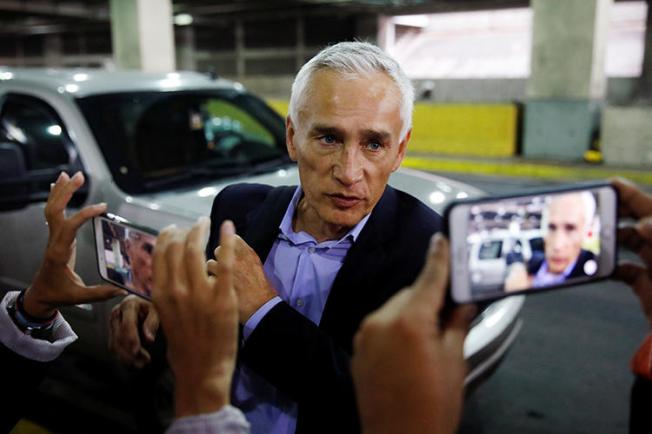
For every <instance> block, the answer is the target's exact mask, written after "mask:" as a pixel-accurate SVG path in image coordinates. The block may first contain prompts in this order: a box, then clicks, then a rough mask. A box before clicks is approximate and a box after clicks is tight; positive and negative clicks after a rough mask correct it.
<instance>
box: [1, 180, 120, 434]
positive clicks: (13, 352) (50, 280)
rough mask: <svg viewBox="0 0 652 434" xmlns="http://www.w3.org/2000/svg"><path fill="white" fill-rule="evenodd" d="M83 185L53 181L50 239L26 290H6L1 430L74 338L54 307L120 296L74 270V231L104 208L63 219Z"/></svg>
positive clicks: (47, 214)
mask: <svg viewBox="0 0 652 434" xmlns="http://www.w3.org/2000/svg"><path fill="white" fill-rule="evenodd" d="M83 183H84V177H83V175H82V174H81V173H77V174H75V175H74V176H73V177H72V178H71V177H69V176H68V175H67V174H66V173H61V175H60V176H59V178H58V179H57V181H56V182H55V183H54V184H53V186H52V189H51V191H50V195H49V196H48V201H47V204H46V206H45V220H46V222H47V230H48V231H49V237H48V243H47V247H46V250H45V254H44V255H43V260H42V262H41V266H40V267H39V270H38V272H37V274H36V277H35V278H34V280H33V282H32V284H31V285H30V286H29V288H27V289H25V290H24V291H21V292H9V293H8V294H7V295H6V296H5V297H4V298H3V300H2V303H1V307H0V344H1V345H0V361H2V365H3V367H4V370H3V372H11V375H8V376H6V378H5V383H4V384H3V386H4V387H5V388H6V390H10V391H12V397H11V400H10V401H9V405H8V406H5V407H4V408H3V411H2V412H0V432H5V431H8V430H9V429H10V428H11V427H12V426H13V425H14V424H15V423H16V422H17V421H18V419H19V418H20V415H21V413H22V410H23V408H24V405H26V402H27V401H28V399H29V396H30V394H31V392H32V391H33V390H34V389H35V388H36V387H37V386H38V384H39V383H40V381H41V379H42V377H43V375H44V372H45V368H46V367H47V364H48V362H51V361H52V360H54V359H56V358H57V357H58V356H59V355H60V354H61V352H62V351H63V350H64V348H65V347H66V346H68V345H69V344H71V343H72V342H74V341H75V339H76V338H77V336H76V335H75V333H74V332H73V331H72V329H71V328H70V326H69V325H68V323H67V322H66V321H65V320H64V318H63V316H62V315H61V314H60V313H59V311H58V309H59V308H60V307H63V306H69V305H75V304H80V303H90V302H93V301H101V300H106V299H109V298H112V297H115V296H117V295H122V294H124V291H122V290H121V289H119V288H116V287H114V286H111V285H99V286H86V285H85V284H84V282H83V281H82V280H81V278H80V277H79V276H78V275H77V274H76V273H75V271H74V268H75V235H76V233H77V230H78V229H79V228H80V227H81V226H82V225H83V224H84V223H85V222H86V221H88V220H89V219H90V218H92V217H94V216H96V215H99V214H101V213H102V212H104V211H105V209H106V205H105V204H97V205H90V206H87V207H85V208H83V209H82V210H80V211H79V212H77V213H75V214H74V215H72V216H71V217H66V214H65V209H66V206H67V205H68V202H69V201H70V199H71V198H72V196H73V194H74V193H75V191H77V190H78V189H79V188H80V187H81V186H82V184H83ZM43 230H46V226H45V222H44V224H43ZM7 383H8V384H7Z"/></svg>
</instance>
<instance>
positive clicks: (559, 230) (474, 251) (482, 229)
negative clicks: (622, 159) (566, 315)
mask: <svg viewBox="0 0 652 434" xmlns="http://www.w3.org/2000/svg"><path fill="white" fill-rule="evenodd" d="M616 209H617V195H616V192H615V190H614V189H613V187H612V186H610V185H609V184H592V185H584V186H573V187H561V188H557V189H554V190H547V191H538V192H536V193H530V194H521V195H510V196H502V197H494V198H481V199H472V200H464V201H458V202H454V203H452V204H450V205H449V206H448V208H447V209H446V214H445V215H446V219H447V224H448V226H447V227H448V232H449V237H450V245H451V258H452V262H451V267H452V273H451V295H452V298H453V300H454V301H455V302H458V303H468V302H474V301H482V300H490V299H495V298H500V297H504V296H506V295H510V294H521V293H529V292H533V291H536V292H538V291H542V290H546V289H550V288H557V287H562V286H569V285H574V284H578V283H585V282H588V281H592V280H596V279H601V278H606V277H609V276H610V275H611V274H612V273H613V271H614V269H615V266H616V227H617V222H616Z"/></svg>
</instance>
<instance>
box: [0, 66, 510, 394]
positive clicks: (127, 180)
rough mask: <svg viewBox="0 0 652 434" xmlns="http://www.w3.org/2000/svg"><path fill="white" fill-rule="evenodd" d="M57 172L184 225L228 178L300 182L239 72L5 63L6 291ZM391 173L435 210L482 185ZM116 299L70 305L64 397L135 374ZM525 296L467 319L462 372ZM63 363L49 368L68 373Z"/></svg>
mask: <svg viewBox="0 0 652 434" xmlns="http://www.w3.org/2000/svg"><path fill="white" fill-rule="evenodd" d="M62 170H66V171H68V173H73V172H75V171H77V170H81V171H83V172H84V173H85V175H86V179H87V182H86V185H85V186H84V188H83V190H82V191H80V192H79V193H78V194H76V196H75V197H74V200H73V207H81V206H83V205H86V204H91V203H97V202H106V203H107V204H108V209H109V211H110V212H112V213H115V214H118V215H121V216H123V217H125V218H127V219H129V220H132V221H134V222H136V223H139V224H141V225H145V226H149V227H153V228H156V229H160V228H162V227H163V226H165V225H168V224H171V223H176V224H177V225H180V226H184V225H188V226H189V225H190V224H192V223H193V222H194V221H196V219H197V218H198V217H199V216H202V215H208V214H209V213H210V207H211V203H212V201H213V198H214V196H215V195H216V194H217V193H218V192H219V191H220V190H221V189H222V188H224V187H225V186H227V185H229V184H232V183H235V182H242V181H247V182H257V183H264V184H270V185H292V184H297V183H298V182H299V178H298V173H297V169H296V166H295V165H294V164H292V162H291V161H289V159H288V157H287V152H286V149H285V138H284V122H283V119H282V117H281V116H279V115H278V114H277V113H276V112H275V111H274V110H272V109H271V108H270V107H269V106H267V104H265V102H264V101H262V100H261V99H259V98H257V97H255V96H253V95H252V94H250V93H248V92H247V91H246V90H245V89H244V88H243V87H242V86H241V85H239V84H237V83H233V82H229V81H225V80H211V79H209V78H208V77H205V76H203V75H200V74H196V73H186V72H184V73H170V74H145V73H139V72H108V71H101V70H51V69H1V68H0V288H2V289H3V290H9V289H14V288H23V287H25V286H27V285H28V284H29V282H30V280H31V278H32V276H33V275H34V273H35V271H36V269H37V266H38V264H39V261H40V257H41V254H42V252H43V251H44V246H45V242H46V239H47V228H46V226H45V219H44V216H43V208H44V204H45V199H46V197H47V193H48V190H49V184H50V183H51V182H53V181H54V180H55V178H56V177H57V175H58V173H59V172H60V171H62ZM390 184H391V185H392V186H394V187H396V188H399V189H401V190H404V191H407V192H409V193H411V194H412V195H414V196H416V197H418V198H420V199H421V200H422V201H423V202H424V203H426V204H428V205H429V206H431V207H432V208H433V209H435V210H437V211H439V212H441V211H442V208H443V206H444V205H445V203H446V202H447V201H448V200H450V199H453V198H456V197H466V196H474V195H478V194H480V192H479V191H477V190H474V189H473V188H472V187H470V186H467V185H464V184H461V183H458V182H455V181H452V180H448V179H446V178H443V177H440V176H435V175H432V174H427V173H423V172H417V171H413V170H408V169H400V170H398V171H397V172H396V173H395V174H394V175H392V177H391V179H390ZM87 226H88V227H85V228H83V229H82V230H81V232H80V233H79V236H78V240H77V242H78V254H77V258H78V259H77V270H78V272H79V274H80V275H81V276H82V278H83V279H84V280H85V281H86V283H96V282H98V281H99V276H98V272H97V260H96V256H95V249H94V240H93V235H92V230H91V228H90V225H87ZM116 302H117V300H115V301H112V302H107V303H100V304H95V305H92V306H91V305H84V306H78V307H74V308H70V309H68V310H66V311H65V316H66V318H67V319H68V320H69V321H70V323H71V324H72V326H73V327H74V329H75V331H76V332H77V334H78V335H79V336H80V339H79V341H78V343H76V344H75V345H73V347H72V348H71V349H70V351H68V352H67V353H66V354H67V355H68V356H69V357H74V358H75V360H77V363H76V364H75V368H74V369H72V371H71V372H73V373H74V375H75V376H76V377H79V376H85V378H87V379H88V381H78V380H77V381H74V382H73V381H69V380H65V381H62V383H61V384H62V385H63V386H70V385H71V384H74V385H75V387H76V389H77V390H76V391H75V394H74V395H70V396H75V397H77V398H75V400H76V401H80V400H84V399H87V400H89V402H91V401H93V400H95V401H97V400H98V398H97V396H96V393H94V392H93V390H92V388H91V386H88V385H89V384H91V383H93V382H100V383H105V384H109V385H110V384H111V383H112V382H114V381H116V379H124V378H132V375H133V374H129V375H127V376H125V375H123V374H122V373H121V368H119V367H118V366H117V363H116V362H115V361H114V358H113V357H112V356H111V355H110V354H109V353H108V350H107V339H108V336H107V334H108V331H107V330H108V329H107V324H108V316H109V312H110V310H111V308H112V306H113V305H114V304H115V303H116ZM522 304H523V300H522V298H519V297H512V298H508V299H505V300H503V301H500V302H497V303H494V304H492V305H489V306H487V307H485V308H484V310H483V311H482V313H481V314H480V316H479V317H478V318H477V319H476V321H475V322H474V324H473V328H472V330H471V332H470V334H469V336H468V338H467V340H466V343H465V348H464V351H465V356H466V358H467V360H468V362H469V365H470V370H469V374H468V377H467V383H474V382H477V380H479V379H481V378H482V377H484V376H485V375H486V374H488V373H490V372H492V371H493V369H494V368H495V367H496V366H497V364H498V363H499V362H500V360H501V358H502V357H503V355H504V354H505V353H506V352H507V350H508V348H509V347H510V345H511V344H512V342H513V341H514V339H515V337H516V335H517V334H518V331H519V329H520V319H519V316H518V314H519V311H520V309H521V306H522ZM87 368H88V369H87ZM64 371H66V370H65V369H63V368H62V369H61V372H57V370H56V369H55V370H54V372H53V374H52V375H53V377H55V378H65V377H66V372H64ZM69 371H70V370H69ZM86 371H87V372H86ZM98 372H101V375H98V374H97V373H98ZM68 374H70V372H68ZM114 384H119V383H114ZM102 390H110V389H102ZM82 397H83V398H82ZM77 405H79V402H77Z"/></svg>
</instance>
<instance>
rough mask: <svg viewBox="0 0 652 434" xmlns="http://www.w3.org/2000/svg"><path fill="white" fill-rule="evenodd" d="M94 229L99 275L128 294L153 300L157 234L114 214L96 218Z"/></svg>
mask: <svg viewBox="0 0 652 434" xmlns="http://www.w3.org/2000/svg"><path fill="white" fill-rule="evenodd" d="M93 228H94V230H95V246H96V251H97V263H98V267H99V272H100V276H101V277H102V278H103V279H104V280H107V281H109V282H111V283H113V284H115V285H118V286H120V287H122V288H124V289H126V290H127V291H129V292H132V293H134V294H136V295H139V296H141V297H144V298H146V299H151V293H152V279H153V276H152V261H153V253H154V246H155V245H156V239H157V235H158V234H157V232H156V231H155V230H153V229H150V228H146V227H143V226H137V225H134V224H132V223H129V222H128V221H127V220H125V219H123V218H122V217H119V216H116V215H114V214H104V215H101V216H99V217H95V218H94V219H93Z"/></svg>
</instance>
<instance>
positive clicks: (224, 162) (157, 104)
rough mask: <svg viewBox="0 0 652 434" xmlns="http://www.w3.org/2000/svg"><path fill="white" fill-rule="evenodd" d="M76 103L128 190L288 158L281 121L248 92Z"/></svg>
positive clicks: (129, 96) (120, 97)
mask: <svg viewBox="0 0 652 434" xmlns="http://www.w3.org/2000/svg"><path fill="white" fill-rule="evenodd" d="M78 103H79V106H80V107H81V109H82V112H83V113H84V115H85V116H86V117H87V119H88V121H89V125H90V127H91V130H92V131H93V134H94V135H95V138H96V140H97V142H98V144H99V145H100V148H101V150H102V152H103V154H104V156H105V157H106V160H107V162H108V164H109V167H110V169H111V171H112V173H113V176H114V179H115V180H116V183H117V184H118V185H119V186H120V187H121V188H122V189H123V190H125V191H126V192H128V193H138V192H142V191H153V190H157V189H158V190H160V189H161V185H165V186H166V187H169V186H177V185H180V184H183V182H191V181H193V180H197V179H204V178H206V177H224V176H235V175H238V174H239V173H238V170H240V171H241V172H243V173H244V172H246V171H247V170H250V169H251V168H252V167H253V166H255V165H257V164H260V163H262V162H265V161H270V160H274V159H278V158H281V157H284V156H287V151H286V150H285V135H284V123H283V119H282V118H281V117H280V116H279V115H277V114H276V113H275V112H273V111H272V110H271V109H270V108H269V107H267V106H266V105H265V104H264V103H263V102H262V101H260V100H259V99H257V98H255V97H253V96H251V95H248V94H243V93H239V92H234V91H211V90H207V91H194V92H160V91H157V92H133V93H119V94H108V95H98V96H90V97H85V98H81V99H79V100H78ZM177 181H178V182H177Z"/></svg>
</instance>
